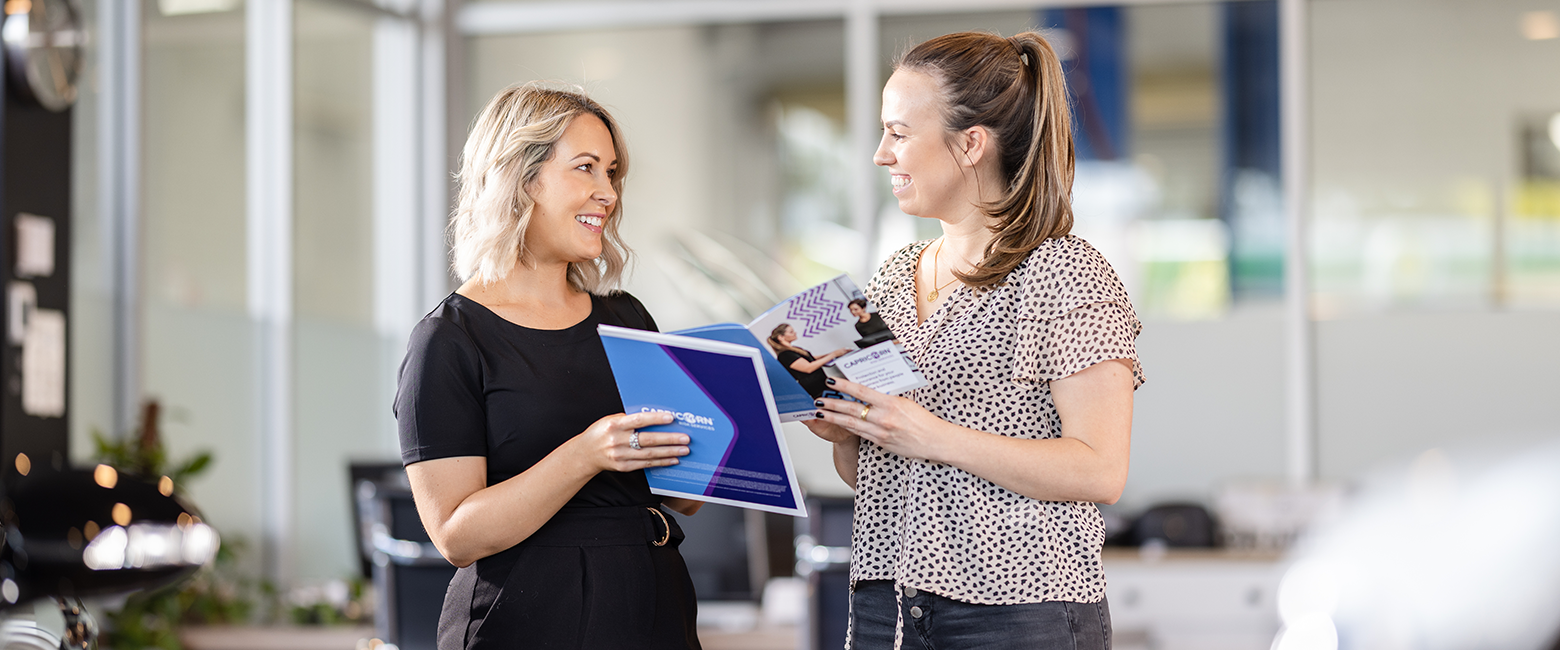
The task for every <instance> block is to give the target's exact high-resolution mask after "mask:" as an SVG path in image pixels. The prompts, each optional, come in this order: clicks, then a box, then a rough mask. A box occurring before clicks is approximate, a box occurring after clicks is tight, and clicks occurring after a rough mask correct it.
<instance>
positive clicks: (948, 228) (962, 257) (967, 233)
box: [941, 209, 995, 271]
mask: <svg viewBox="0 0 1560 650" xmlns="http://www.w3.org/2000/svg"><path fill="white" fill-rule="evenodd" d="M990 220H991V217H988V216H986V213H985V212H984V211H981V210H978V209H977V210H976V211H975V213H974V214H970V215H967V216H966V217H965V218H963V219H959V220H956V221H955V220H943V222H942V228H943V241H942V244H941V246H942V255H941V258H942V264H943V266H944V268H954V269H957V270H959V271H968V270H969V269H970V268H971V267H973V266H975V265H977V264H980V262H981V260H983V259H985V257H986V245H987V244H990V243H991V240H992V239H993V238H995V235H994V234H993V233H992V232H991V228H990V227H989V226H988V225H987V224H988V223H989V221H990Z"/></svg>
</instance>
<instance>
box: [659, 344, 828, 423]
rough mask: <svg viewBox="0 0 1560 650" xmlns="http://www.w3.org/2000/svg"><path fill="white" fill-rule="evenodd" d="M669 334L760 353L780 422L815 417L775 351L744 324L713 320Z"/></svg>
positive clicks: (810, 400)
mask: <svg viewBox="0 0 1560 650" xmlns="http://www.w3.org/2000/svg"><path fill="white" fill-rule="evenodd" d="M672 334H678V335H681V336H696V337H698V338H701V339H709V340H711V341H725V342H727V343H736V344H738V345H746V346H748V347H750V348H753V349H755V350H759V351H761V352H763V354H760V355H758V357H759V358H760V359H763V361H764V372H765V374H768V375H769V390H770V391H771V392H773V393H774V395H775V410H776V411H778V412H779V413H780V421H781V422H797V421H800V420H813V419H817V415H816V413H817V412H818V407H817V406H814V405H813V397H812V396H811V395H808V394H807V391H806V390H803V389H802V385H801V384H798V383H796V378H795V377H792V376H791V373H790V372H787V371H786V369H785V366H782V365H780V360H779V359H776V358H775V355H774V353H772V352H770V351H769V350H767V349H765V348H764V344H762V343H759V342H758V337H755V336H753V333H752V332H749V331H748V329H747V328H746V327H743V326H741V325H738V324H736V323H716V324H714V325H705V326H704V327H695V328H693V329H686V330H678V331H676V332H672Z"/></svg>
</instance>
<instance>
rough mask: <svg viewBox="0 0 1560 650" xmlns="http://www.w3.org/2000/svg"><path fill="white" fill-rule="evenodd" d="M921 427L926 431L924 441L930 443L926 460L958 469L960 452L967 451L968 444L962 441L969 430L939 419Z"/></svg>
mask: <svg viewBox="0 0 1560 650" xmlns="http://www.w3.org/2000/svg"><path fill="white" fill-rule="evenodd" d="M923 426H925V427H926V428H927V429H928V430H927V431H925V437H924V439H925V440H930V441H932V445H931V448H930V449H928V450H927V451H928V452H930V453H928V454H927V455H926V459H927V460H929V461H932V462H934V463H942V464H944V465H952V466H954V467H959V466H960V465H959V463H960V461H961V460H962V459H961V457H960V454H961V452H964V451H969V443H968V442H966V441H965V440H964V436H965V434H968V433H969V432H970V429H966V428H964V427H961V426H959V425H957V424H954V423H952V422H949V421H947V420H943V419H941V418H936V419H934V420H933V421H932V422H930V423H927V424H925V425H923Z"/></svg>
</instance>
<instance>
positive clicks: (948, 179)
mask: <svg viewBox="0 0 1560 650" xmlns="http://www.w3.org/2000/svg"><path fill="white" fill-rule="evenodd" d="M941 96H942V95H941V90H940V89H939V88H938V87H937V81H936V80H935V79H933V78H932V77H931V75H928V74H926V73H924V72H918V71H915V70H907V69H900V70H897V71H895V72H894V74H893V76H891V77H889V78H888V83H887V84H885V85H884V86H883V139H882V141H880V142H879V143H878V148H877V153H875V154H874V155H873V156H872V162H874V163H877V164H878V165H879V166H882V167H887V168H888V172H889V174H890V178H891V179H892V183H893V192H894V197H895V198H897V199H899V209H900V210H901V211H903V212H904V213H905V214H911V215H915V216H918V217H937V216H941V215H948V214H951V213H953V212H955V211H958V210H961V209H965V208H967V207H968V205H967V204H968V203H969V200H968V199H967V198H965V197H964V194H965V189H966V184H967V181H966V178H965V172H966V171H967V170H964V169H963V168H961V167H960V165H959V160H958V159H957V158H956V156H957V155H959V153H958V151H957V148H953V147H952V146H951V145H950V143H949V140H948V132H947V129H946V128H944V127H943V121H942V115H941V113H940V108H941V102H942V99H941Z"/></svg>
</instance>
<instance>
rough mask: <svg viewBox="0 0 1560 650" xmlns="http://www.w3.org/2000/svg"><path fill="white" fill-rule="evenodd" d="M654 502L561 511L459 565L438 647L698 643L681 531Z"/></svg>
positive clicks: (481, 649) (683, 648)
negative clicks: (503, 546) (507, 544)
mask: <svg viewBox="0 0 1560 650" xmlns="http://www.w3.org/2000/svg"><path fill="white" fill-rule="evenodd" d="M652 507H654V506H629V507H621V508H564V509H563V510H560V511H559V512H558V514H557V515H554V516H553V518H552V519H551V520H549V521H548V522H547V524H546V525H544V526H542V527H541V528H540V529H538V530H537V531H536V532H535V533H533V534H532V535H531V536H530V537H529V538H527V539H526V540H525V541H524V542H521V543H520V544H518V545H515V546H514V547H511V548H509V549H508V550H505V551H502V552H500V553H497V554H494V555H492V556H489V557H486V558H483V559H481V560H477V561H476V562H475V563H473V564H472V565H471V566H468V567H466V568H464V569H461V570H459V571H457V572H456V574H455V578H454V579H453V580H451V581H450V586H449V590H448V591H447V592H446V593H445V596H444V611H443V612H442V613H441V614H440V616H439V650H498V649H504V650H512V649H519V648H560V649H569V650H575V649H587V648H588V649H590V650H612V649H614V648H625V649H627V648H634V649H639V648H653V649H661V648H667V649H671V648H676V649H678V650H687V649H689V648H695V649H697V648H699V637H698V633H697V618H698V606H697V602H696V599H695V597H694V592H693V581H692V580H690V579H689V577H688V566H687V565H686V564H684V563H683V558H682V554H680V553H678V551H677V546H678V544H679V543H680V542H681V541H682V539H683V533H682V529H681V528H679V527H678V526H677V522H676V520H674V519H673V518H672V517H671V515H664V517H665V519H664V521H665V523H664V524H663V519H662V516H658V515H657V514H656V513H654V512H651V510H650V509H651V508H652ZM668 527H669V529H668ZM662 540H665V544H664V545H662V546H656V545H655V542H658V541H662Z"/></svg>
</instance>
